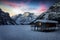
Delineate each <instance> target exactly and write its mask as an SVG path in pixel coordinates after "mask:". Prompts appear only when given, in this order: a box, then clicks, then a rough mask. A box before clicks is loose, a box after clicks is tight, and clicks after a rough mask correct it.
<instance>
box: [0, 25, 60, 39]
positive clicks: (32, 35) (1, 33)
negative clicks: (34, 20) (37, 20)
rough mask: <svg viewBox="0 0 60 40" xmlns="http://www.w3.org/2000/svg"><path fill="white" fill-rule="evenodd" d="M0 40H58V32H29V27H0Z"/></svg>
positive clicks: (59, 36) (59, 35)
mask: <svg viewBox="0 0 60 40" xmlns="http://www.w3.org/2000/svg"><path fill="white" fill-rule="evenodd" d="M0 40H60V31H54V32H37V31H31V27H30V25H3V26H0Z"/></svg>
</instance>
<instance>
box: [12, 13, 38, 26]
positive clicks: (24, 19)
mask: <svg viewBox="0 0 60 40" xmlns="http://www.w3.org/2000/svg"><path fill="white" fill-rule="evenodd" d="M36 17H37V16H36V15H34V13H30V12H26V13H24V14H19V15H17V16H14V17H13V19H14V20H15V21H16V23H17V24H23V25H24V24H29V23H31V22H32V21H34V20H35V19H36Z"/></svg>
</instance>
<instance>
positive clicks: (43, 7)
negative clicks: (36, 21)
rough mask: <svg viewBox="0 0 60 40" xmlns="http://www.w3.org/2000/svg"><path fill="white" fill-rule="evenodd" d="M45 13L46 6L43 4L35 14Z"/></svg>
mask: <svg viewBox="0 0 60 40" xmlns="http://www.w3.org/2000/svg"><path fill="white" fill-rule="evenodd" d="M45 11H47V6H46V5H45V4H41V5H40V7H39V9H38V10H37V12H45Z"/></svg>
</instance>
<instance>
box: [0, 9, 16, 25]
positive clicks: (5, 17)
mask: <svg viewBox="0 0 60 40" xmlns="http://www.w3.org/2000/svg"><path fill="white" fill-rule="evenodd" d="M9 24H16V22H15V21H14V20H13V19H11V18H10V16H9V13H6V12H4V11H2V9H0V25H9Z"/></svg>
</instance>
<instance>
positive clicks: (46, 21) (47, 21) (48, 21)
mask: <svg viewBox="0 0 60 40" xmlns="http://www.w3.org/2000/svg"><path fill="white" fill-rule="evenodd" d="M35 22H43V23H58V21H52V20H36V21H35ZM35 22H34V23H35Z"/></svg>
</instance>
